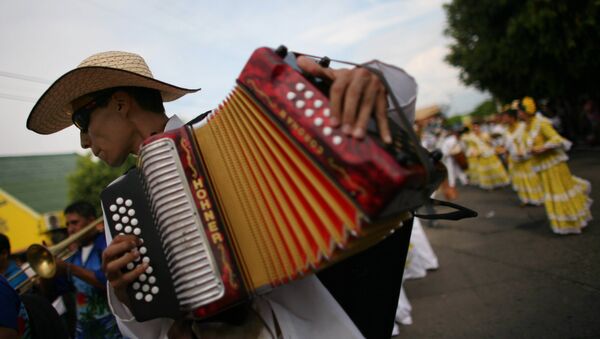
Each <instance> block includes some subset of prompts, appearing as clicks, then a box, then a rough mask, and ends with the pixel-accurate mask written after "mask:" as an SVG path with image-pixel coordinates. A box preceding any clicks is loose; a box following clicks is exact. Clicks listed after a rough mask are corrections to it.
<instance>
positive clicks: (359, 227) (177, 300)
mask: <svg viewBox="0 0 600 339" xmlns="http://www.w3.org/2000/svg"><path fill="white" fill-rule="evenodd" d="M285 53H286V52H284V53H281V51H280V50H277V51H274V50H272V49H269V48H259V49H257V50H256V51H255V52H254V53H253V55H252V56H251V58H250V59H249V61H248V63H247V64H246V66H245V68H244V69H243V71H242V72H241V74H240V76H239V78H238V79H237V85H236V87H235V88H234V89H233V91H232V92H231V94H230V95H229V96H228V97H227V99H226V100H225V101H224V102H223V103H222V104H221V105H219V107H218V109H216V110H215V111H213V112H211V113H210V114H208V116H206V117H205V118H204V119H201V120H200V119H197V120H198V121H192V122H190V123H188V124H187V125H185V126H183V127H181V128H179V129H176V130H171V131H167V132H164V133H162V134H160V135H155V136H152V137H151V138H149V139H148V140H145V141H144V143H143V145H142V147H141V149H140V154H139V162H138V166H137V167H136V168H134V169H132V170H130V171H128V172H127V173H126V174H125V175H124V176H122V177H121V178H119V179H118V180H117V181H115V182H114V183H113V184H111V185H110V186H109V187H107V188H106V189H105V190H104V191H103V192H102V195H101V198H102V206H103V210H104V213H105V216H106V219H107V221H108V225H107V226H108V228H109V230H110V232H111V234H112V235H113V237H114V236H117V235H118V234H134V235H136V236H138V237H140V239H141V240H142V245H141V246H140V247H139V249H138V250H139V252H140V254H141V256H140V258H139V260H138V261H137V262H134V263H130V264H129V265H128V266H127V270H132V269H134V268H135V267H136V265H138V264H139V263H141V262H147V263H148V264H149V267H148V268H147V269H146V272H145V273H144V274H142V275H141V276H140V277H139V278H138V280H137V281H135V282H134V283H132V284H131V285H130V286H128V288H127V289H128V294H129V296H130V299H131V310H132V313H133V314H134V316H135V317H136V319H137V320H138V321H144V320H149V319H154V318H158V317H170V318H177V317H181V316H191V317H194V318H197V319H203V318H207V317H210V316H212V315H215V314H217V313H219V312H220V311H222V310H225V309H227V308H229V307H231V306H233V305H236V304H238V303H240V302H242V301H244V300H247V299H248V298H250V297H252V296H253V295H257V294H261V293H265V292H267V291H269V290H270V289H272V288H273V287H276V286H279V285H281V284H285V283H288V282H290V281H293V280H297V279H300V278H302V277H303V276H305V275H307V274H311V273H313V272H316V271H319V270H321V269H323V268H325V267H327V266H329V265H332V264H335V263H336V262H338V261H340V260H342V259H344V258H346V257H348V256H350V255H353V254H355V253H358V252H360V251H361V250H364V249H366V248H369V247H370V246H372V245H374V244H376V243H378V242H379V241H381V240H382V239H384V238H385V237H386V236H387V235H389V234H390V232H393V230H394V229H395V228H397V227H400V226H401V221H402V220H403V219H406V218H408V217H410V213H409V211H411V210H413V209H414V208H416V207H418V206H420V205H422V204H423V203H424V201H425V199H426V198H428V197H429V195H430V194H431V193H432V191H433V189H435V187H436V186H437V185H438V184H439V182H440V181H441V179H442V178H443V176H444V175H445V169H444V168H443V165H441V164H440V163H439V161H437V162H436V161H434V160H431V159H430V158H428V159H429V161H431V164H430V167H432V168H433V169H434V171H433V173H430V171H428V170H427V169H426V167H425V166H424V164H423V163H422V161H419V157H417V156H416V155H415V154H416V153H415V152H416V151H417V149H416V148H418V147H420V146H419V145H416V144H415V143H414V142H410V140H408V139H407V138H406V133H412V131H407V130H406V129H402V128H400V127H399V126H397V125H395V124H392V130H393V136H394V137H393V138H394V143H393V145H392V146H391V147H386V146H385V145H383V144H382V143H381V142H380V141H379V140H378V137H376V136H373V135H367V137H366V138H365V139H364V140H356V139H354V138H351V137H347V136H344V135H343V134H341V132H340V131H339V130H337V129H334V128H331V127H330V126H329V118H330V111H329V108H328V107H329V104H328V98H327V95H326V93H323V92H322V91H321V90H320V89H319V88H318V87H317V86H316V85H315V81H314V80H315V79H310V80H309V79H307V77H305V76H303V75H302V74H301V72H299V71H297V70H295V69H294V68H293V67H292V66H290V64H289V63H288V62H286V60H284V57H285V55H286V54H285ZM421 159H422V158H421Z"/></svg>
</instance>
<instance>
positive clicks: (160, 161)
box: [140, 138, 225, 311]
mask: <svg viewBox="0 0 600 339" xmlns="http://www.w3.org/2000/svg"><path fill="white" fill-rule="evenodd" d="M140 158H141V159H142V162H141V164H140V170H141V172H142V173H143V175H142V179H143V181H144V189H145V191H146V194H147V195H148V200H149V201H150V205H151V209H152V213H153V218H154V221H155V224H156V225H157V227H158V233H159V234H160V238H161V242H162V247H163V250H164V254H165V256H166V258H167V262H168V265H169V271H170V272H171V274H172V279H173V284H174V287H175V294H176V295H177V299H178V300H179V304H180V307H181V309H182V310H186V311H191V310H194V309H196V308H198V307H200V306H203V305H206V304H209V303H211V302H213V301H215V300H217V299H219V298H221V296H222V295H223V294H224V293H225V288H224V286H223V283H222V282H221V280H220V274H219V272H218V269H217V265H216V264H215V259H214V258H213V255H212V253H211V250H210V246H209V243H208V239H207V237H206V234H205V233H204V230H203V229H204V228H203V227H202V222H201V221H200V218H199V216H198V213H197V210H196V208H195V206H194V203H193V202H194V199H193V197H192V195H191V192H190V190H189V188H188V186H187V184H186V183H185V182H183V179H182V178H185V175H184V174H183V168H182V165H181V163H180V161H179V157H178V154H177V149H176V147H175V143H174V142H173V140H171V139H169V138H164V139H159V140H156V141H154V142H152V143H150V144H148V145H146V146H144V147H143V148H142V149H141V152H140Z"/></svg>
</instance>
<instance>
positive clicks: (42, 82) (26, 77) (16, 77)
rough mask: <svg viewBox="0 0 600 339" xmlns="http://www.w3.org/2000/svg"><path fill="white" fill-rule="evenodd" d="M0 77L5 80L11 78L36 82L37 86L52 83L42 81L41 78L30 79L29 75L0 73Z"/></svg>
mask: <svg viewBox="0 0 600 339" xmlns="http://www.w3.org/2000/svg"><path fill="white" fill-rule="evenodd" d="M0 76H3V77H6V78H13V79H19V80H25V81H31V82H37V83H39V84H44V85H48V84H50V83H51V82H52V81H50V80H46V79H42V78H38V77H32V76H29V75H24V74H18V73H11V72H5V71H0Z"/></svg>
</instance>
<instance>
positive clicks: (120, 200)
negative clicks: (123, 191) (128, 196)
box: [117, 197, 123, 205]
mask: <svg viewBox="0 0 600 339" xmlns="http://www.w3.org/2000/svg"><path fill="white" fill-rule="evenodd" d="M121 204H123V198H121V197H118V198H117V205H121Z"/></svg>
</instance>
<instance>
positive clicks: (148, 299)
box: [144, 294, 153, 302]
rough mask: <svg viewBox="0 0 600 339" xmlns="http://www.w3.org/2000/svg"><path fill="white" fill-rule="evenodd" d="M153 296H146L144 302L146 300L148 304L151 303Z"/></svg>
mask: <svg viewBox="0 0 600 339" xmlns="http://www.w3.org/2000/svg"><path fill="white" fill-rule="evenodd" d="M152 298H153V297H152V294H146V297H144V300H146V302H151V301H152Z"/></svg>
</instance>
